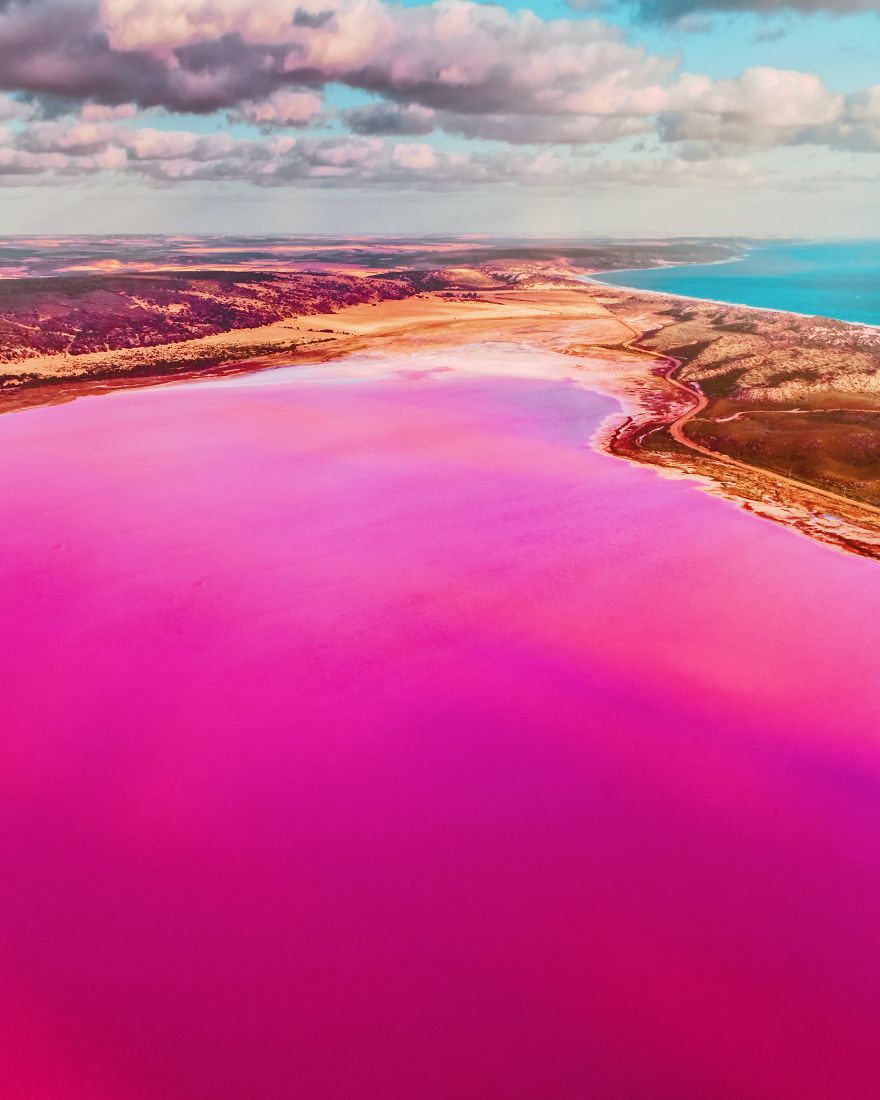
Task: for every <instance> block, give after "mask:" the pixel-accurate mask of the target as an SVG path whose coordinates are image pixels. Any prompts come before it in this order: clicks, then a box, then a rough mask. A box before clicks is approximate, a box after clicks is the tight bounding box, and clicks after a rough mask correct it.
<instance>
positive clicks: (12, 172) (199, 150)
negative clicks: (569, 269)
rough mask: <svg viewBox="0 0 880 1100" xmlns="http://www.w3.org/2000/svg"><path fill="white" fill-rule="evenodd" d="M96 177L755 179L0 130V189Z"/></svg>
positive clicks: (510, 158)
mask: <svg viewBox="0 0 880 1100" xmlns="http://www.w3.org/2000/svg"><path fill="white" fill-rule="evenodd" d="M97 173H113V174H115V175H117V176H119V175H122V176H127V177H130V178H135V179H140V180H143V181H145V182H148V183H153V184H156V185H162V186H171V185H180V184H183V183H192V182H196V181H211V182H216V183H222V182H247V183H251V184H254V185H256V186H259V187H279V186H289V185H294V184H295V185H300V186H312V187H323V188H327V187H331V188H339V187H343V188H351V187H360V188H362V187H379V188H383V189H388V188H396V189H401V188H404V189H421V190H451V189H457V188H461V187H468V188H472V187H475V186H484V185H490V186H491V185H494V186H520V187H539V188H543V189H549V190H551V191H571V190H572V189H575V190H588V189H591V188H603V187H614V186H620V185H632V186H645V187H692V186H695V185H697V184H698V183H699V182H700V181H701V180H702V181H706V180H711V181H713V183H714V184H715V185H717V186H721V187H738V186H752V185H755V184H757V183H760V182H761V180H762V178H763V177H762V176H761V173H760V172H757V171H756V170H755V169H754V168H752V167H751V166H750V165H748V164H744V163H742V162H737V161H735V160H716V161H712V162H707V163H704V164H697V165H694V164H692V163H689V162H688V161H686V160H685V159H683V158H681V157H669V158H662V159H659V160H654V161H613V160H602V161H597V160H586V159H584V158H579V157H568V156H565V155H562V154H559V153H555V152H551V151H549V150H545V151H543V152H539V153H535V152H533V151H526V150H520V149H501V150H494V151H490V152H486V151H480V152H468V153H463V152H454V153H446V152H440V151H438V150H436V149H434V148H433V147H432V146H430V145H427V144H424V143H409V142H386V141H383V140H381V139H379V138H375V137H372V138H371V137H359V136H346V137H336V138H313V137H293V136H290V135H283V136H275V137H264V138H256V139H245V138H232V137H230V136H229V135H228V134H222V133H221V134H211V135H204V134H195V133H191V132H189V131H168V130H156V129H152V128H136V127H132V126H130V125H128V124H126V123H125V122H103V123H87V122H83V121H82V120H81V119H71V120H69V121H68V122H67V123H66V124H65V123H59V122H58V121H56V120H47V121H43V122H40V123H37V124H35V125H34V126H33V127H31V129H30V130H29V131H28V132H27V133H23V132H19V133H13V132H12V130H10V128H8V127H6V128H5V129H3V128H0V183H5V184H7V185H8V184H10V183H15V182H16V181H18V182H20V183H32V182H39V181H49V180H55V181H57V182H64V181H66V180H70V179H75V178H77V177H79V178H88V177H91V176H94V175H95V174H97Z"/></svg>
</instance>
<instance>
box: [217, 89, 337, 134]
mask: <svg viewBox="0 0 880 1100" xmlns="http://www.w3.org/2000/svg"><path fill="white" fill-rule="evenodd" d="M320 116H321V97H320V95H317V94H316V93H315V92H304V91H288V90H286V89H282V90H280V91H277V92H273V93H272V95H270V96H268V97H267V98H266V99H261V100H245V102H244V103H242V104H241V106H240V107H237V108H236V109H235V110H232V111H230V112H229V118H230V120H231V121H233V122H249V123H250V124H251V125H252V126H256V127H258V128H259V129H261V130H263V131H269V130H277V129H286V128H290V127H294V128H299V127H303V126H310V125H313V124H314V123H316V122H317V121H318V120H319V118H320Z"/></svg>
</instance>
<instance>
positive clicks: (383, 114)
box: [341, 103, 436, 136]
mask: <svg viewBox="0 0 880 1100" xmlns="http://www.w3.org/2000/svg"><path fill="white" fill-rule="evenodd" d="M435 117H436V112H435V111H432V110H431V108H430V107H420V106H418V104H415V103H410V104H407V105H406V106H401V105H400V104H399V103H371V104H369V105H367V106H364V107H349V108H348V109H347V110H345V111H343V112H342V114H341V118H342V121H343V122H344V123H345V125H346V126H347V127H348V128H349V129H350V130H351V131H352V132H353V133H355V134H406V135H411V136H422V135H424V134H430V133H431V131H432V130H433V129H434V128H435V126H436V122H435V121H434V120H435Z"/></svg>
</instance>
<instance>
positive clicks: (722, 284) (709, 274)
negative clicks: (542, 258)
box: [600, 240, 880, 325]
mask: <svg viewBox="0 0 880 1100" xmlns="http://www.w3.org/2000/svg"><path fill="white" fill-rule="evenodd" d="M600 278H601V280H602V282H607V283H613V284H614V285H615V286H629V287H634V288H636V289H639V290H659V291H666V292H668V293H671V294H683V295H685V296H686V297H690V298H709V299H712V300H714V301H719V302H734V303H736V304H738V305H745V306H759V307H761V308H763V309H783V310H790V311H791V312H793V313H806V314H808V315H810V316H819V317H836V318H838V319H839V320H841V321H858V322H860V323H862V324H867V325H880V241H876V240H874V241H826V242H823V243H818V244H817V243H807V242H802V243H792V242H785V243H768V244H759V245H756V246H755V247H754V248H753V249H752V250H751V251H750V252H748V253H747V254H746V255H745V256H743V257H742V258H741V259H738V260H733V261H731V262H727V263H713V264H682V265H680V266H677V267H661V268H642V269H639V270H630V271H613V272H607V273H603V274H601V276H600Z"/></svg>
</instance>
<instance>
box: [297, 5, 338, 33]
mask: <svg viewBox="0 0 880 1100" xmlns="http://www.w3.org/2000/svg"><path fill="white" fill-rule="evenodd" d="M335 15H336V12H335V11H330V10H326V11H306V9H305V8H297V9H296V11H295V12H294V13H293V25H294V26H295V27H308V28H309V29H310V30H313V31H316V30H320V28H321V27H326V26H327V24H328V23H332V22H333V17H334V16H335Z"/></svg>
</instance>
